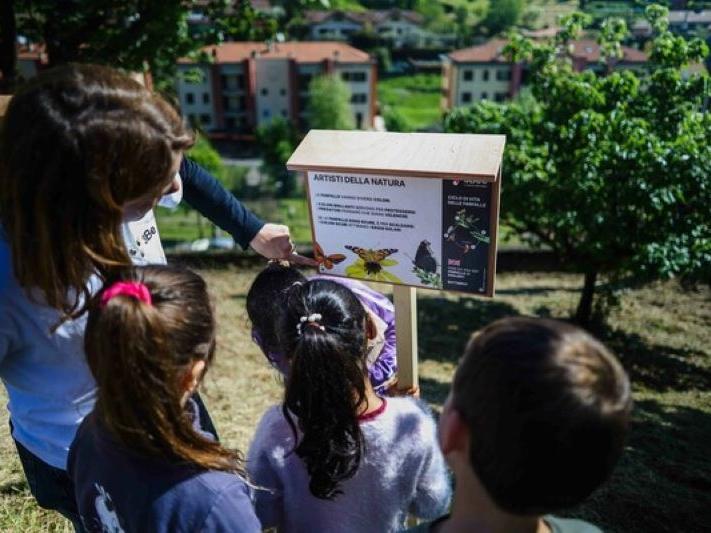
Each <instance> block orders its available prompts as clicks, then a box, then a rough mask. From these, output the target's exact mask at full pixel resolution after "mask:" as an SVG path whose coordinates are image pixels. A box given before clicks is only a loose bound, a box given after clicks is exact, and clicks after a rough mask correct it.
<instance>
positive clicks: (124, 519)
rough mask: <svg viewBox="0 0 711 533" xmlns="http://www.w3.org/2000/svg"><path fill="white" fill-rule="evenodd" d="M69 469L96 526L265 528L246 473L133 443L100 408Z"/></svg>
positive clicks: (118, 532) (89, 522)
mask: <svg viewBox="0 0 711 533" xmlns="http://www.w3.org/2000/svg"><path fill="white" fill-rule="evenodd" d="M191 403H192V402H191ZM192 407H193V408H194V405H193V406H192ZM195 420H196V421H197V416H196V417H195ZM196 429H197V426H196ZM68 474H69V476H70V477H71V479H72V481H73V482H74V488H75V493H76V499H77V506H78V508H79V514H80V515H81V518H82V522H83V523H84V528H85V529H86V530H87V531H88V532H89V533H93V532H98V533H103V532H104V531H112V532H115V533H130V532H134V531H135V532H138V531H150V532H152V533H163V532H165V533H174V532H181V531H185V532H193V531H201V532H222V531H224V532H227V531H231V532H258V531H261V527H260V524H259V520H258V519H257V517H256V515H255V513H254V508H253V506H252V500H251V497H250V489H249V487H248V486H247V485H246V483H245V482H244V480H243V479H242V478H241V477H239V476H238V475H236V474H230V473H227V472H218V471H211V470H202V469H199V468H197V467H196V466H193V465H189V464H185V463H178V462H175V461H168V460H164V459H162V458H160V457H151V456H145V455H141V454H139V453H137V452H134V451H132V450H129V449H127V448H125V447H124V446H123V445H121V444H120V443H119V442H117V441H116V440H115V439H114V438H113V436H112V435H111V434H110V433H109V432H108V430H107V429H106V428H105V427H104V426H103V425H102V424H101V423H100V421H98V420H97V418H96V416H95V415H94V414H93V413H92V414H91V415H89V416H87V417H86V418H85V419H84V422H82V424H81V426H80V427H79V431H78V432H77V436H76V439H75V440H74V443H73V444H72V447H71V450H70V452H69V462H68Z"/></svg>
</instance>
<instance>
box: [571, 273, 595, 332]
mask: <svg viewBox="0 0 711 533" xmlns="http://www.w3.org/2000/svg"><path fill="white" fill-rule="evenodd" d="M596 281H597V271H596V270H593V271H589V272H586V273H585V283H584V285H583V292H582V294H581V295H580V301H579V302H578V309H577V310H576V311H575V322H577V323H578V324H580V325H581V326H587V325H589V324H590V318H591V317H592V309H593V299H594V298H595V282H596Z"/></svg>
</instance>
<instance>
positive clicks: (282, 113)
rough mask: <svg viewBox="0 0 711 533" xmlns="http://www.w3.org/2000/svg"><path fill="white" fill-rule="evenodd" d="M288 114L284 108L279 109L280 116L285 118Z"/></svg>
mask: <svg viewBox="0 0 711 533" xmlns="http://www.w3.org/2000/svg"><path fill="white" fill-rule="evenodd" d="M288 115H289V113H287V112H286V109H282V110H281V116H282V117H284V118H286V117H287V116H288Z"/></svg>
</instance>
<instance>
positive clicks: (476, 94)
mask: <svg viewBox="0 0 711 533" xmlns="http://www.w3.org/2000/svg"><path fill="white" fill-rule="evenodd" d="M506 44H507V41H506V40H505V39H492V40H490V41H488V42H486V43H484V44H482V45H479V46H472V47H470V48H464V49H462V50H455V51H454V52H451V53H450V54H448V55H447V56H445V58H444V61H443V66H442V108H443V109H445V110H449V109H452V108H454V107H461V106H469V105H472V104H473V103H474V102H478V101H480V100H493V101H496V102H501V101H504V100H507V99H509V98H512V97H513V96H515V95H516V94H517V93H518V92H519V91H520V90H521V87H522V86H523V84H524V83H525V74H526V72H525V65H523V64H521V63H511V61H509V59H508V58H507V57H506V56H505V55H504V53H503V50H504V47H505V46H506ZM622 50H623V54H624V56H623V58H622V59H620V60H617V61H615V62H613V63H609V64H607V65H605V64H603V63H600V57H601V56H600V45H599V44H598V43H597V42H596V41H593V40H587V39H586V40H579V41H574V42H572V43H571V45H570V50H569V51H568V53H569V54H570V58H571V60H572V62H573V66H574V68H575V69H576V70H579V71H582V70H586V69H590V70H595V71H599V72H602V71H604V70H606V69H607V68H640V67H642V66H643V65H644V63H645V62H646V61H647V56H646V54H645V53H644V52H641V51H639V50H636V49H634V48H628V47H623V48H622Z"/></svg>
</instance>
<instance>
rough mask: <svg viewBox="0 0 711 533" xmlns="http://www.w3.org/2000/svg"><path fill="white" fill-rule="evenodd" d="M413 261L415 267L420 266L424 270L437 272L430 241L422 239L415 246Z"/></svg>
mask: <svg viewBox="0 0 711 533" xmlns="http://www.w3.org/2000/svg"><path fill="white" fill-rule="evenodd" d="M413 263H414V264H415V266H416V267H417V268H420V269H422V270H424V271H425V272H430V273H434V272H437V260H436V259H435V258H434V253H433V252H432V246H431V243H430V241H428V240H424V241H422V242H420V245H419V246H418V247H417V252H416V253H415V260H414V261H413Z"/></svg>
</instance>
